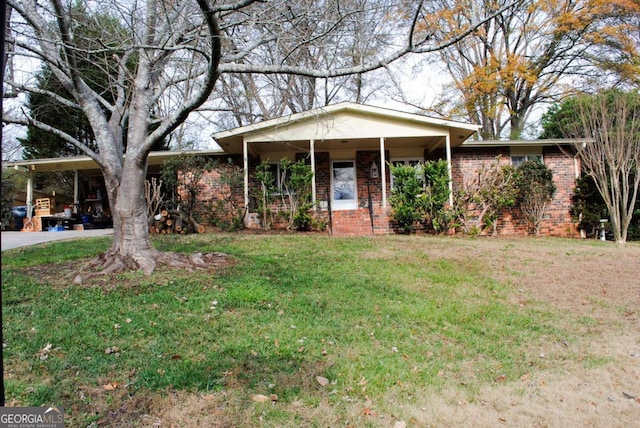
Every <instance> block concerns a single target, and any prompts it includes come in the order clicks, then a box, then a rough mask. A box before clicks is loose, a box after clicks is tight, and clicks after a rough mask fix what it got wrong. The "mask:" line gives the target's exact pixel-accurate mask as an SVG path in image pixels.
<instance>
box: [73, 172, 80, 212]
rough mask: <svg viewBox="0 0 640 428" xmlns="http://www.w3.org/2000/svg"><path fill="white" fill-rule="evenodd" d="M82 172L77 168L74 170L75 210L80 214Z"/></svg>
mask: <svg viewBox="0 0 640 428" xmlns="http://www.w3.org/2000/svg"><path fill="white" fill-rule="evenodd" d="M79 193H80V172H79V171H78V170H77V169H76V170H74V171H73V212H74V213H75V214H78V211H79V210H80V195H79Z"/></svg>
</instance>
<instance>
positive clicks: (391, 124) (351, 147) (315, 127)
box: [213, 103, 579, 236]
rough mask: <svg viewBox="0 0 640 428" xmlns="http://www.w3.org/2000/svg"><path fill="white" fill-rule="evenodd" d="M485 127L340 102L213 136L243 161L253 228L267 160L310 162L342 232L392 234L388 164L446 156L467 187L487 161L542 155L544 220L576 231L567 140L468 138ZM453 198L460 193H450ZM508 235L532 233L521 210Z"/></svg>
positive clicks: (504, 229) (327, 211)
mask: <svg viewBox="0 0 640 428" xmlns="http://www.w3.org/2000/svg"><path fill="white" fill-rule="evenodd" d="M477 130H478V126H476V125H472V124H467V123H460V122H454V121H448V120H442V119H435V118H430V117H426V116H422V115H418V114H411V113H405V112H400V111H396V110H391V109H387V108H380V107H373V106H367V105H361V104H354V103H340V104H335V105H330V106H326V107H322V108H317V109H313V110H309V111H306V112H302V113H297V114H292V115H289V116H284V117H280V118H276V119H272V120H266V121H264V122H260V123H257V124H252V125H247V126H242V127H239V128H235V129H232V130H229V131H223V132H218V133H216V134H214V135H213V138H214V139H215V141H216V142H217V143H218V144H219V145H220V147H222V149H223V150H224V151H225V152H226V153H227V154H228V155H235V156H238V158H241V159H242V163H243V172H244V195H243V197H244V204H245V207H248V214H247V216H246V218H245V226H247V227H249V228H258V227H260V224H259V219H258V216H257V214H256V204H255V201H253V200H252V194H253V192H252V190H253V189H255V188H257V186H258V185H259V184H258V183H257V182H255V181H254V180H253V177H254V175H255V171H256V167H257V166H258V165H259V164H260V163H261V162H263V161H266V162H269V163H272V164H273V165H272V167H273V170H274V172H276V171H277V169H278V164H279V161H280V160H281V159H283V158H288V159H289V160H291V161H298V160H301V159H304V160H305V162H306V163H308V164H309V165H310V166H311V169H312V171H313V173H314V178H313V182H312V195H313V196H312V197H313V202H314V211H315V215H316V216H317V217H318V218H320V219H324V220H327V221H328V224H329V227H330V231H331V233H333V234H336V235H369V234H386V233H390V232H392V230H393V224H392V223H391V221H390V213H391V208H390V206H389V203H388V198H389V195H390V192H391V188H392V179H393V178H392V176H391V175H390V173H389V168H388V164H387V163H388V162H389V163H393V164H397V163H404V164H409V165H411V164H415V163H417V162H423V161H425V160H438V159H445V160H446V161H447V163H448V167H449V173H450V184H449V186H450V189H451V190H452V189H453V188H454V186H458V185H464V183H465V181H466V180H468V179H470V178H471V177H472V176H473V174H474V173H475V171H477V169H478V168H479V167H480V166H481V165H482V164H487V165H488V164H489V163H491V162H494V161H495V160H496V158H497V157H499V159H500V162H504V163H509V162H514V163H517V162H520V161H522V160H526V159H527V158H529V157H532V156H536V157H541V158H542V159H543V161H544V162H545V163H546V164H547V165H548V166H549V167H550V168H551V169H552V170H553V172H554V180H555V181H556V186H557V187H558V192H557V193H556V196H555V198H554V200H553V202H552V203H551V204H550V209H549V211H548V214H547V216H546V217H547V218H545V220H544V221H543V225H542V228H541V233H542V234H547V235H565V236H566V235H572V234H573V233H574V229H575V228H574V226H573V223H572V221H571V217H570V215H569V209H570V206H571V194H572V190H573V187H574V185H575V178H576V177H577V175H578V173H579V165H578V163H577V162H576V160H575V159H574V157H573V156H571V155H568V154H566V152H565V151H564V150H562V149H560V148H559V146H558V144H560V145H562V144H569V142H563V141H544V142H543V141H536V142H514V141H491V142H472V141H467V140H468V139H469V138H470V137H471V136H473V135H474V134H475V133H476V131H477ZM449 202H450V203H453V193H452V194H451V196H450V201H449ZM499 225H500V229H499V232H500V233H505V234H513V233H525V230H526V229H527V228H526V225H525V222H524V221H523V220H522V219H521V218H519V217H518V215H517V213H512V212H505V213H504V216H503V219H502V220H501V221H500V223H499Z"/></svg>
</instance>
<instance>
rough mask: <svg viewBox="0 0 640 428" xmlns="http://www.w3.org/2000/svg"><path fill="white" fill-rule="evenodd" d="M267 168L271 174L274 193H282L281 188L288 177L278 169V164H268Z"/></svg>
mask: <svg viewBox="0 0 640 428" xmlns="http://www.w3.org/2000/svg"><path fill="white" fill-rule="evenodd" d="M268 166H269V173H270V174H271V177H273V184H274V186H275V187H276V192H282V190H283V189H282V188H283V187H284V184H285V183H286V182H287V180H288V178H289V177H288V175H285V174H284V170H282V169H281V168H280V163H278V162H270V163H269V164H268Z"/></svg>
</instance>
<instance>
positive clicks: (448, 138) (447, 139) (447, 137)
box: [444, 134, 453, 207]
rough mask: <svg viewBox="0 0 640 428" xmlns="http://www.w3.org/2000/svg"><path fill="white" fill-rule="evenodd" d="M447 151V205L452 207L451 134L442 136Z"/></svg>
mask: <svg viewBox="0 0 640 428" xmlns="http://www.w3.org/2000/svg"><path fill="white" fill-rule="evenodd" d="M444 139H445V150H446V152H447V174H448V175H449V206H451V207H453V173H452V171H451V135H450V134H447V135H445V136H444Z"/></svg>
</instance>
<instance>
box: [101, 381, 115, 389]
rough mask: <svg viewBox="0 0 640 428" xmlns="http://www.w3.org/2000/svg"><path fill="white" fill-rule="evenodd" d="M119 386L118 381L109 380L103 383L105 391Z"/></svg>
mask: <svg viewBox="0 0 640 428" xmlns="http://www.w3.org/2000/svg"><path fill="white" fill-rule="evenodd" d="M116 388H118V382H109V383H105V384H104V385H102V389H104V390H105V391H113V390H115V389H116Z"/></svg>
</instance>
